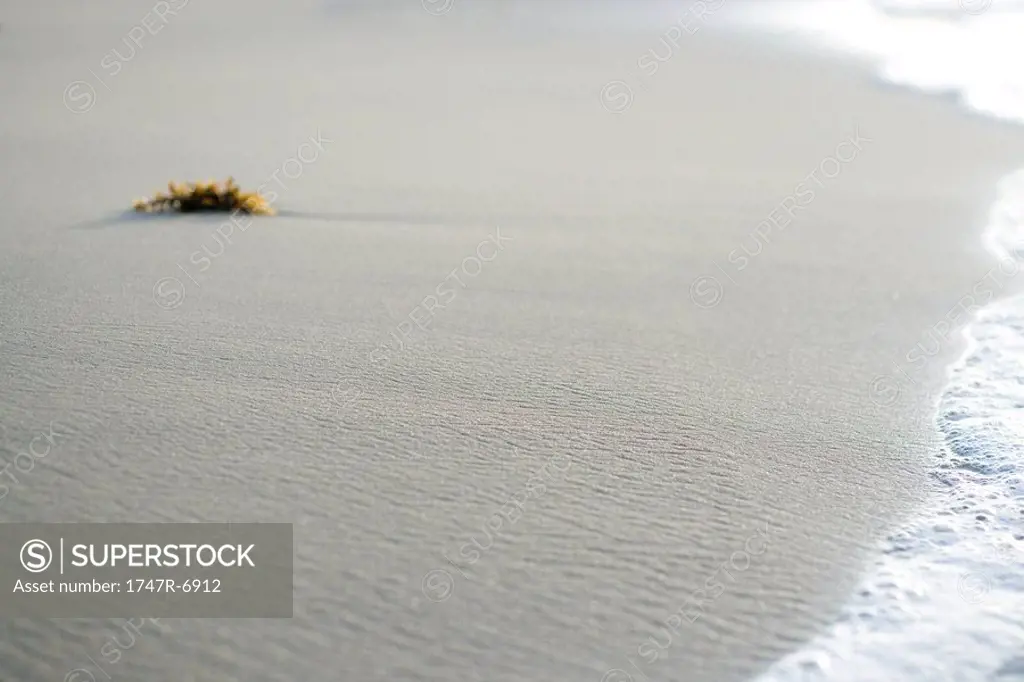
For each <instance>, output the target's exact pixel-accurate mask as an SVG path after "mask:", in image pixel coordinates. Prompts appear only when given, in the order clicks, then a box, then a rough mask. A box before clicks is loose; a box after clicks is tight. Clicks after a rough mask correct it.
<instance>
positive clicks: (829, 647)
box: [746, 0, 1024, 682]
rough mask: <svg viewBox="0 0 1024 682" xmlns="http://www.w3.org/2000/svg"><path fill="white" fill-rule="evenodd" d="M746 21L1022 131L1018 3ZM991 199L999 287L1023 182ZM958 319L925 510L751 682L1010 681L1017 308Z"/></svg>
mask: <svg viewBox="0 0 1024 682" xmlns="http://www.w3.org/2000/svg"><path fill="white" fill-rule="evenodd" d="M746 18H747V19H748V20H751V21H753V23H754V24H756V25H758V26H759V27H761V28H770V29H772V30H774V31H786V32H796V33H798V34H803V35H804V36H807V37H809V38H811V39H812V40H815V41H817V42H819V44H821V45H824V46H827V47H830V48H833V49H840V50H843V51H845V52H848V53H852V54H856V55H858V56H861V57H866V58H869V59H872V60H875V61H876V63H877V68H878V73H879V75H880V76H881V78H882V79H883V80H884V81H885V82H887V83H889V84H896V85H900V86H905V87H909V88H913V89H916V90H919V91H922V92H925V93H929V94H938V95H945V96H952V97H954V98H955V99H956V101H957V102H958V103H959V104H960V105H961V106H963V107H965V108H966V109H968V110H970V111H971V112H973V113H978V114H982V115H987V116H991V117H994V118H997V119H1000V120H1003V121H1008V122H1013V123H1024V70H1021V68H1020V65H1021V64H1022V63H1024V41H1022V40H1021V38H1024V3H1020V2H1013V1H1011V0H960V2H957V0H952V1H949V0H932V1H928V0H916V1H912V0H905V1H902V2H894V1H892V0H890V1H889V2H884V3H883V2H878V3H874V4H872V3H869V2H867V1H866V0H865V1H861V0H823V1H819V2H790V3H784V2H778V3H766V4H765V5H763V6H761V7H758V8H757V9H756V10H754V11H753V12H751V13H750V14H748V15H747V17H746ZM1021 163H1022V166H1024V159H1022V160H1021ZM998 197H999V198H998V201H997V203H996V204H995V205H994V206H993V207H992V208H991V210H990V213H989V221H988V226H987V229H986V231H985V233H984V235H981V236H980V238H982V239H983V240H984V242H985V245H986V247H987V248H988V250H989V252H990V253H991V254H992V257H993V267H994V268H996V269H998V271H999V272H998V273H997V274H998V277H999V278H1000V280H1001V281H1006V280H1008V279H1010V278H1013V277H1016V276H1017V275H1018V274H1019V273H1020V271H1021V269H1022V268H1024V170H1022V171H1019V172H1017V173H1015V174H1013V175H1011V176H1010V177H1007V178H1006V179H1004V180H1003V182H1002V183H1001V186H1000V188H999V195H998ZM993 272H994V271H993ZM966 293H970V292H965V294H966ZM950 304H951V305H953V304H955V302H954V301H951V302H950ZM969 312H973V313H974V315H975V316H974V319H973V321H972V322H971V324H970V325H968V326H967V327H966V329H965V330H964V335H965V337H966V342H967V348H966V350H965V352H964V354H963V356H962V357H961V358H960V360H959V361H958V362H957V363H955V364H954V366H953V367H951V368H950V372H949V383H948V385H947V387H946V389H945V391H944V393H943V395H942V397H941V399H940V401H939V414H938V426H939V429H940V430H941V431H942V433H943V435H944V436H945V449H944V451H943V452H942V453H941V454H940V455H939V457H938V459H937V460H936V461H935V462H934V469H933V478H934V479H935V491H934V493H933V495H932V496H931V501H930V503H929V504H928V506H927V507H926V508H925V509H923V510H921V511H920V512H919V513H918V514H917V515H916V517H915V518H914V519H913V520H912V521H911V522H909V523H908V524H907V525H906V526H905V527H903V528H900V529H899V530H898V531H897V532H895V533H894V534H893V535H892V536H890V537H889V538H888V539H887V540H886V541H885V543H884V546H883V547H882V548H881V550H882V551H880V553H879V558H878V559H877V560H876V562H875V564H874V566H873V567H872V569H871V571H870V572H869V575H867V576H866V577H865V579H864V580H863V582H862V584H861V585H860V586H859V587H858V589H857V591H856V593H855V594H854V596H853V597H851V599H850V601H849V602H848V604H847V606H846V607H845V608H844V609H843V612H842V615H841V616H840V618H839V620H838V621H837V622H836V623H835V624H834V625H833V626H832V627H831V628H830V630H829V631H828V632H826V633H825V634H823V635H822V636H820V637H818V638H817V639H815V640H814V641H812V642H811V643H809V644H808V645H807V646H806V647H805V648H804V649H802V650H800V651H798V652H796V653H794V654H792V655H790V656H788V657H787V658H785V659H783V660H782V661H779V662H778V663H777V664H776V665H775V666H773V667H772V668H771V669H770V670H769V671H768V673H766V674H765V675H764V676H762V678H761V679H760V682H793V681H794V680H808V681H810V680H817V681H828V682H839V681H860V680H864V681H867V680H871V681H875V680H943V681H944V682H961V681H962V682H974V681H977V680H992V679H997V678H999V679H1004V677H1005V678H1006V679H1009V678H1010V677H1012V678H1013V679H1021V678H1019V677H1017V676H1024V298H1021V297H1017V298H1011V299H1003V300H994V301H992V302H990V303H988V305H985V306H984V307H983V308H980V309H977V308H975V309H973V310H970V311H969Z"/></svg>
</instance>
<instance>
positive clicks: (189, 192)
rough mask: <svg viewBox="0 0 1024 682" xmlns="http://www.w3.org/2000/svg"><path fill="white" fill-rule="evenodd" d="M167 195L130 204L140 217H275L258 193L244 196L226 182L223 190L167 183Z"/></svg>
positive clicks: (230, 181)
mask: <svg viewBox="0 0 1024 682" xmlns="http://www.w3.org/2000/svg"><path fill="white" fill-rule="evenodd" d="M167 188H168V189H169V190H170V193H169V194H164V193H163V192H160V193H158V194H157V195H156V196H154V197H153V198H152V199H136V200H135V203H134V204H133V206H134V208H135V210H136V211H138V212H140V213H161V212H165V211H178V212H180V213H194V212H196V211H229V212H230V211H241V212H243V213H251V214H253V215H274V214H275V213H276V211H275V210H274V209H273V208H272V207H271V206H270V204H269V203H268V202H267V200H266V199H265V198H263V197H262V196H261V195H260V194H259V193H258V192H243V191H241V189H239V187H238V185H236V184H235V180H234V178H228V179H227V182H226V183H224V185H223V186H222V185H221V184H220V183H218V182H190V183H188V185H187V186H186V185H182V184H180V183H177V182H169V183H167Z"/></svg>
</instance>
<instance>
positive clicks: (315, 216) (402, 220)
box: [68, 209, 480, 230]
mask: <svg viewBox="0 0 1024 682" xmlns="http://www.w3.org/2000/svg"><path fill="white" fill-rule="evenodd" d="M248 217H249V218H250V219H252V220H259V219H264V218H271V219H273V218H298V219H300V220H313V221H319V222H329V223H376V224H385V225H429V226H436V227H437V226H452V225H478V224H480V221H479V220H466V219H465V218H462V219H457V218H456V219H453V218H452V217H445V216H431V215H424V214H411V213H367V212H364V213H359V212H337V213H328V212H312V211H296V210H290V209H281V210H279V211H278V212H277V215H276V216H248ZM228 219H230V218H229V217H226V216H225V214H223V213H221V214H214V213H212V212H211V213H138V212H136V211H131V210H129V211H123V212H121V213H116V214H112V215H108V216H106V217H104V218H97V219H94V220H86V221H82V222H79V223H75V224H73V225H71V226H70V227H69V228H68V229H72V230H87V229H100V228H104V227H112V226H115V225H131V224H136V225H152V224H154V223H164V222H169V221H179V222H189V223H192V224H210V223H221V222H224V221H225V220H228Z"/></svg>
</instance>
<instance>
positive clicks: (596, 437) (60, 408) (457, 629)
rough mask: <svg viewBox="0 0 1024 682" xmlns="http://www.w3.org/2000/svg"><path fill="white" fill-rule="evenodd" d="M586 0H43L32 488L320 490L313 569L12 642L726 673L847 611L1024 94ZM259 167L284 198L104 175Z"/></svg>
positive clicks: (911, 490)
mask: <svg viewBox="0 0 1024 682" xmlns="http://www.w3.org/2000/svg"><path fill="white" fill-rule="evenodd" d="M552 7H556V8H557V11H555V10H552V11H551V12H547V13H545V14H544V15H543V16H540V15H539V14H537V12H539V10H533V9H531V8H530V6H528V5H526V4H524V3H490V4H487V5H483V4H476V5H473V4H471V3H462V2H459V3H456V4H455V5H454V6H453V7H451V8H450V11H448V12H446V13H440V14H431V13H430V12H427V11H424V9H423V8H422V7H421V6H420V5H419V4H418V3H417V2H412V1H411V0H410V2H409V3H407V4H403V5H401V6H398V5H395V6H394V7H393V8H390V9H386V10H382V9H380V7H379V6H375V5H371V4H368V3H359V4H353V5H342V4H339V3H334V4H332V5H330V6H324V5H320V4H314V3H295V4H290V5H288V7H287V9H285V8H284V5H279V4H270V3H267V5H266V6H265V7H264V6H261V5H253V4H252V3H248V4H243V3H239V2H228V1H227V0H223V1H220V2H210V3H199V2H192V3H188V5H187V6H185V7H180V8H179V9H180V12H179V13H178V14H176V15H174V16H172V17H171V18H170V19H169V21H168V22H167V23H166V25H164V26H163V28H162V29H161V30H160V31H159V32H158V33H157V34H156V35H147V36H146V37H145V38H143V39H142V41H141V47H139V48H137V49H136V51H135V54H134V55H133V56H132V57H131V58H130V59H126V60H121V61H116V62H115V63H112V62H111V61H110V60H109V59H110V58H111V55H110V50H112V49H114V48H118V49H119V50H120V52H119V54H120V55H122V56H127V55H128V48H127V47H126V46H125V44H124V42H123V38H124V37H125V36H126V35H127V34H128V33H129V31H131V30H132V28H133V27H134V26H136V25H138V24H139V22H140V21H141V19H142V17H143V16H144V15H145V14H146V13H147V12H148V11H149V9H150V5H147V4H144V3H127V2H120V3H113V4H112V5H103V6H92V5H90V6H89V7H84V6H83V7H82V8H80V9H77V8H69V7H67V6H65V5H58V4H57V3H50V2H39V3H32V4H24V5H14V6H11V7H7V8H5V11H4V12H3V14H4V19H3V31H2V33H0V72H2V73H3V74H4V82H5V84H6V85H5V103H6V106H5V116H4V117H3V118H2V119H0V150H2V155H0V159H2V160H0V199H2V202H3V203H2V205H3V207H4V216H3V219H2V221H0V423H2V424H3V426H4V430H3V432H2V433H0V437H2V438H3V453H4V454H5V456H6V460H7V461H10V460H12V459H13V458H14V456H15V454H16V453H17V452H19V451H21V449H23V448H24V447H25V445H26V444H27V443H29V442H30V441H31V439H32V438H33V437H34V436H35V435H36V434H37V433H40V432H41V431H45V430H46V429H48V428H49V427H50V424H51V422H52V423H53V424H54V425H56V426H59V427H60V428H59V432H60V433H62V434H63V436H62V437H61V438H59V439H56V443H55V445H54V446H53V448H52V450H51V451H50V452H49V453H48V454H47V456H46V457H45V458H43V459H40V460H36V461H34V464H33V468H32V469H31V470H30V471H28V472H24V473H20V474H18V483H17V484H14V485H10V488H11V489H10V490H9V492H8V494H7V495H6V497H4V498H3V499H2V500H0V520H3V521H8V522H10V521H27V520H32V521H85V520H90V521H114V520H117V521H128V520H133V521H190V520H195V521H224V520H230V521H260V520H262V521H290V522H293V523H294V524H295V533H296V536H295V544H296V558H295V560H296V578H295V583H296V590H295V614H296V615H295V618H294V619H293V620H291V621H278V622H271V621H251V622H241V621H239V622H234V621H222V622H216V621H162V622H161V623H159V624H149V625H147V626H145V627H142V628H141V629H140V631H141V633H142V634H141V635H137V636H136V637H135V641H134V643H133V644H132V646H131V647H127V648H125V650H124V651H123V655H122V656H121V657H120V659H119V660H118V661H117V662H116V663H111V662H110V661H109V660H107V659H105V658H103V656H102V655H101V654H100V651H101V650H102V649H103V647H104V646H105V644H106V643H107V642H108V640H109V639H110V638H111V637H113V636H118V637H119V641H120V642H127V641H128V636H127V635H125V634H124V632H123V630H121V629H120V627H121V626H120V624H119V623H118V622H109V623H96V622H93V621H54V622H22V621H18V622H12V623H7V624H5V625H4V626H3V629H2V637H0V647H2V649H0V678H2V679H10V680H60V679H64V678H65V676H66V675H68V673H70V672H71V671H73V670H75V669H79V668H81V669H83V670H86V671H90V672H91V674H92V675H93V676H94V677H95V679H97V680H104V679H106V678H105V677H103V675H104V674H109V675H110V677H111V678H113V679H140V680H141V679H144V680H147V681H149V682H181V681H183V680H187V681H189V682H213V681H215V680H216V681H217V682H223V681H225V680H246V681H248V682H269V681H271V680H274V681H279V680H292V679H294V680H314V679H339V678H342V679H373V680H391V681H397V680H419V681H426V680H445V681H448V680H453V679H459V680H487V681H488V682H503V681H506V680H509V681H510V680H524V679H551V680H572V681H577V680H578V681H581V682H598V681H599V680H601V679H602V678H603V679H605V680H606V681H607V682H611V681H613V680H614V681H615V682H622V680H627V679H628V678H627V677H623V675H624V674H626V675H629V676H630V677H632V679H634V680H635V681H636V682H641V680H643V679H644V677H645V676H646V677H647V678H648V679H651V680H671V679H686V680H688V681H693V682H704V681H707V682H712V681H713V682H721V681H723V680H726V681H728V680H740V679H744V678H746V677H748V676H750V675H752V674H754V673H756V672H758V671H759V670H760V669H762V668H763V667H764V666H765V665H767V664H768V663H769V662H770V661H771V660H772V659H774V658H776V657H778V656H779V655H781V654H783V653H785V652H786V651H787V650H789V649H792V648H794V647H796V646H798V645H799V643H800V642H801V641H802V640H804V639H805V638H807V637H809V636H810V635H811V634H812V633H813V632H814V630H815V628H818V627H821V626H822V625H824V624H825V623H826V622H827V621H828V620H829V617H830V616H831V615H832V614H833V613H834V611H835V609H837V608H838V607H839V605H840V604H841V602H842V601H843V600H844V599H845V597H846V596H847V594H848V591H849V589H850V588H851V586H852V585H853V584H854V582H855V580H856V578H857V576H858V574H859V572H860V569H861V566H862V561H863V560H864V559H865V556H866V552H867V550H868V549H869V548H870V546H871V545H872V543H873V542H874V541H875V540H876V539H877V536H878V534H879V533H880V532H881V527H882V526H884V525H886V524H887V523H888V521H889V520H890V519H895V518H896V517H897V516H898V515H899V514H900V512H901V511H902V510H905V509H906V508H907V507H908V506H909V505H911V504H913V502H914V500H915V497H916V496H915V491H916V490H917V489H918V484H919V483H920V482H921V480H920V479H921V471H922V469H921V467H920V466H919V463H920V462H922V461H923V459H924V457H925V456H926V452H927V448H929V447H932V446H933V445H934V442H935V438H934V435H933V427H932V421H931V419H932V413H931V407H932V405H931V399H932V398H933V397H934V393H935V390H936V389H937V388H938V387H939V385H940V383H941V375H942V368H943V364H944V362H945V360H946V359H948V358H950V357H952V356H954V355H955V354H956V352H957V351H958V350H959V349H958V348H957V347H956V346H957V344H956V342H955V340H954V341H951V342H950V343H949V345H948V347H944V348H943V350H942V352H941V353H939V354H938V355H937V356H936V357H935V358H934V359H931V360H930V361H929V362H928V363H927V366H926V367H923V368H911V369H909V370H908V372H907V374H906V375H903V374H898V373H896V372H895V370H894V369H893V366H892V362H891V358H892V357H894V356H903V355H904V354H905V353H906V351H907V350H908V349H910V348H912V347H913V345H914V344H915V343H917V342H918V341H919V340H920V339H921V336H922V334H923V333H924V332H925V330H927V329H929V328H931V327H932V326H933V325H934V324H935V322H936V321H937V320H939V319H940V318H941V317H942V316H943V315H944V314H945V313H946V312H947V311H948V310H949V308H950V307H951V306H952V305H953V304H955V302H956V301H957V300H958V299H959V298H960V296H961V295H962V294H963V293H964V292H967V291H969V290H970V289H971V287H972V285H973V283H974V282H975V281H976V280H977V279H978V278H980V277H981V276H983V275H984V273H985V271H986V270H987V268H988V265H987V263H986V261H985V259H984V258H983V257H982V254H981V253H980V247H978V248H976V249H975V251H974V252H973V256H976V258H973V259H972V258H971V257H965V256H964V252H965V250H967V251H970V249H971V248H972V247H971V245H972V244H975V243H976V241H977V240H976V238H975V235H974V233H973V232H972V230H974V229H975V228H976V227H977V226H978V225H979V224H980V222H981V221H982V220H983V219H984V211H985V209H986V206H987V204H988V199H989V198H990V197H989V196H988V195H987V194H986V193H988V192H990V191H991V188H992V187H993V186H994V184H995V180H996V179H998V177H999V176H1000V175H1001V174H1002V173H1003V172H1004V171H1005V170H1007V169H1009V168H1010V167H1012V162H1016V161H1019V159H1020V158H1022V152H1024V140H1022V139H1021V138H1020V135H1019V134H1018V133H1017V132H1015V131H1011V130H1008V129H997V128H989V127H988V126H987V125H985V124H984V123H983V122H981V121H972V120H970V119H967V118H964V117H961V116H960V115H959V114H957V113H956V112H955V111H952V110H947V109H946V108H944V107H943V106H941V104H940V103H936V102H929V101H926V100H923V99H918V98H916V97H914V96H913V95H910V94H902V93H898V92H884V91H880V90H876V89H875V87H874V84H873V83H872V82H871V80H870V78H869V77H868V76H867V75H866V73H863V72H861V71H857V70H853V69H852V68H845V67H843V66H841V65H836V64H832V63H825V62H822V63H814V62H813V61H811V60H809V59H808V58H807V57H806V56H798V55H787V54H782V53H780V52H778V51H776V50H770V49H768V48H767V47H763V46H758V45H754V44H748V43H743V42H739V41H736V40H733V39H729V38H726V37H723V36H720V35H716V33H715V25H714V21H715V19H714V17H711V18H709V19H707V22H706V25H703V28H702V29H701V30H699V31H698V32H697V33H696V34H694V35H690V34H689V33H686V32H682V31H680V34H681V38H680V39H678V40H677V42H678V46H677V47H673V48H672V50H671V51H670V54H669V53H667V52H666V48H665V46H664V44H662V43H661V42H660V37H661V36H662V35H663V34H665V33H666V32H668V31H669V30H670V28H671V26H672V24H671V21H669V20H666V19H664V18H663V17H660V16H659V17H656V14H657V13H655V12H653V11H652V12H651V13H650V14H646V15H643V16H640V17H639V18H636V17H637V16H638V15H630V16H633V17H634V18H635V19H636V20H635V21H633V22H632V23H627V22H626V21H617V20H615V18H616V15H614V14H613V12H623V11H625V10H624V9H623V6H622V5H615V4H614V3H602V4H601V5H599V6H598V7H599V9H598V10H593V11H592V12H591V13H589V14H587V13H585V12H584V11H583V10H582V9H580V6H579V5H578V4H566V5H561V4H558V5H552ZM434 9H435V10H436V7H434ZM531 12H532V14H531ZM574 13H576V14H574ZM621 16H623V17H624V16H626V15H625V14H623V15H621ZM655 18H657V21H654V19H655ZM645 22H646V23H645ZM691 25H692V24H691ZM136 35H137V33H136ZM652 48H654V49H657V50H659V53H660V55H661V56H662V57H666V55H668V56H667V61H664V62H658V68H657V70H656V71H655V72H654V73H653V74H651V73H649V71H650V68H647V69H646V70H645V69H644V68H642V67H640V66H639V65H638V59H640V58H641V57H642V56H643V55H645V54H647V53H648V50H650V49H652ZM114 59H115V60H116V58H114ZM104 60H107V61H106V62H104ZM648 63H649V62H648ZM104 64H106V66H104ZM113 64H116V65H119V66H120V67H121V68H120V69H119V70H118V71H117V73H116V74H114V73H112V72H113V71H114V68H113ZM90 69H91V71H90ZM75 81H83V82H84V83H86V84H88V85H89V88H91V89H89V88H86V87H85V86H83V85H81V84H78V85H77V86H75V87H71V85H73V84H74V82H75ZM612 81H622V83H624V84H625V85H626V86H627V87H628V88H629V90H626V89H624V88H623V85H622V83H619V84H616V83H613V84H612V85H611V86H608V85H607V84H609V83H610V82H612ZM602 93H603V98H602ZM630 93H632V94H630ZM89 97H92V99H91V100H90V99H89ZM623 97H625V99H623ZM624 103H625V104H628V106H623V104H624ZM854 141H858V142H857V144H854ZM840 156H841V158H842V159H845V160H844V161H838V160H837V158H839V157H840ZM299 157H301V158H302V160H301V161H298V160H297V161H289V159H298V158H299ZM812 173H817V175H816V176H813V177H812V175H811V174H812ZM228 175H233V176H234V177H235V178H236V179H237V180H238V182H239V183H240V184H242V185H243V186H245V187H250V186H252V187H258V186H259V185H260V184H261V183H271V184H270V185H269V187H270V188H271V189H273V190H274V192H275V194H276V195H277V197H276V198H274V199H272V200H273V202H274V206H275V207H277V208H280V209H282V215H280V216H278V217H275V218H268V219H254V220H253V221H252V222H251V223H249V222H245V223H242V224H240V225H236V226H234V227H219V226H220V225H221V221H219V220H214V219H206V218H202V217H191V216H185V217H180V216H179V217H176V218H175V219H172V220H166V221H165V220H152V219H139V218H130V219H109V220H108V218H110V217H111V216H112V215H113V216H114V217H115V218H116V214H118V213H119V212H120V211H123V210H125V209H127V208H129V207H130V201H131V199H132V198H133V197H135V196H137V195H139V194H140V193H145V192H147V191H150V190H151V189H152V188H153V187H158V186H160V185H161V184H162V183H164V182H166V181H167V179H169V178H205V177H211V178H212V177H226V176H228ZM807 183H812V184H807ZM813 183H818V184H813ZM807 190H811V191H812V193H813V199H811V200H810V201H808V199H807V194H799V192H806V191H807ZM780 206H781V207H783V208H781V209H780V208H779V207H780ZM787 206H788V207H789V208H790V209H792V207H793V206H799V209H800V210H799V211H798V212H796V213H793V214H792V216H791V220H790V222H788V223H786V224H785V226H784V227H781V226H779V225H776V226H774V227H772V228H771V232H770V233H769V232H767V231H766V230H767V228H765V227H763V226H762V227H761V228H760V234H759V233H758V232H756V230H758V229H759V228H758V226H759V225H760V224H762V223H763V221H766V220H768V218H769V216H773V218H775V219H777V220H779V221H780V223H785V220H784V219H783V213H782V212H780V211H783V210H785V207H787ZM285 210H292V211H302V212H304V213H303V214H302V215H296V214H285ZM311 214H314V215H311ZM218 229H220V230H221V232H220V234H219V235H218V233H217V230H218ZM744 248H745V249H746V251H743V249H744ZM741 256H742V257H743V258H745V259H746V260H745V261H742V259H741V258H740V257H741ZM741 262H742V263H743V267H742V268H741V267H740V264H741ZM712 278H713V279H712ZM442 306H443V307H442ZM428 308H429V310H428ZM410 316H411V317H410ZM417 321H418V322H417ZM418 325H422V326H423V327H425V328H426V329H422V328H420V326H418ZM371 361H372V362H371ZM905 369H906V368H905ZM916 369H919V370H920V371H916V372H915V371H914V370H916ZM878 377H885V378H884V379H881V380H879V378H878ZM894 377H895V380H896V381H897V383H896V388H895V389H894V388H893V383H892V382H893V378H894ZM510 500H514V501H515V502H512V501H510ZM723 562H724V563H725V567H724V569H723ZM700 589H703V590H704V593H702V594H698V595H694V593H695V592H696V591H698V590H700ZM698 602H700V603H701V606H702V610H700V609H698V607H697V606H696V604H697V603H698ZM125 615H130V614H125ZM650 638H654V639H653V642H652V640H651V639H650ZM97 667H102V668H104V670H103V671H101V670H98V669H97ZM608 671H612V672H610V673H609V672H608ZM623 671H624V672H623ZM70 682H90V678H88V677H86V676H84V674H81V673H80V674H79V677H78V678H77V679H74V678H72V679H71V681H70Z"/></svg>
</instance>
